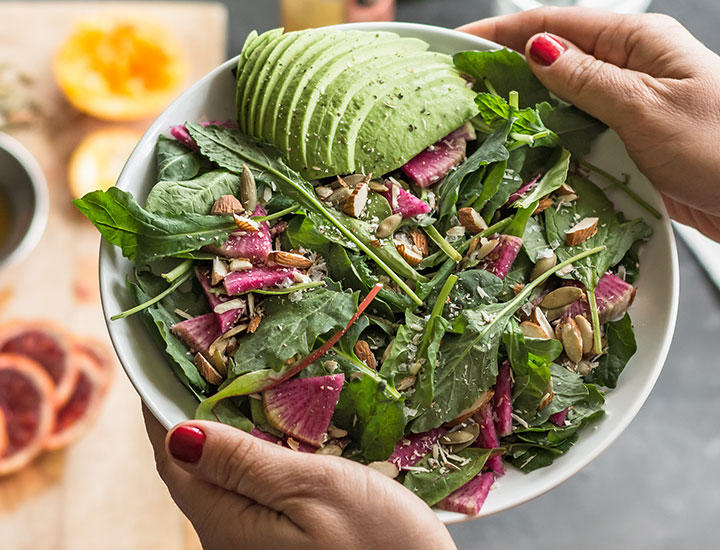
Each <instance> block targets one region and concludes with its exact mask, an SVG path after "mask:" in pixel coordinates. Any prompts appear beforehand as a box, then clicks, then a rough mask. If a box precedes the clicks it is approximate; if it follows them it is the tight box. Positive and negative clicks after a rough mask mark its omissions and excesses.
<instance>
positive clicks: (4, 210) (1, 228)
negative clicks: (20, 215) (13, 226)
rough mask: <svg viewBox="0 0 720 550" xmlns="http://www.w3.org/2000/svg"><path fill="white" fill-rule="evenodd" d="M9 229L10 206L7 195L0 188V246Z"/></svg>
mask: <svg viewBox="0 0 720 550" xmlns="http://www.w3.org/2000/svg"><path fill="white" fill-rule="evenodd" d="M9 229H10V208H9V205H8V200H7V196H6V195H5V193H3V192H2V191H1V190H0V246H2V244H3V242H4V241H5V238H6V237H7V234H8V231H9Z"/></svg>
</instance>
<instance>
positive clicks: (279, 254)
mask: <svg viewBox="0 0 720 550" xmlns="http://www.w3.org/2000/svg"><path fill="white" fill-rule="evenodd" d="M268 262H273V263H276V264H278V265H282V266H285V267H297V268H299V269H307V268H309V267H310V266H312V264H313V263H312V260H309V259H307V258H306V257H305V256H303V255H302V254H295V253H294V252H284V251H282V250H278V251H275V252H270V254H268Z"/></svg>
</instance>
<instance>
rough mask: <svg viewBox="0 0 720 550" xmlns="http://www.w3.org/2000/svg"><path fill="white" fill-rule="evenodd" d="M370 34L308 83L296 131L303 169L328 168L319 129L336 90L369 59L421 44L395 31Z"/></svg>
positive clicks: (348, 85) (347, 83)
mask: <svg viewBox="0 0 720 550" xmlns="http://www.w3.org/2000/svg"><path fill="white" fill-rule="evenodd" d="M369 36H370V40H371V41H370V42H365V43H364V44H362V45H358V47H357V48H354V49H353V50H352V51H350V52H348V53H347V54H345V55H343V56H340V57H337V58H335V60H334V61H333V62H332V63H331V64H330V65H329V66H328V70H327V71H323V72H322V73H318V75H316V77H315V78H314V79H313V80H312V81H311V82H310V83H309V85H308V90H310V91H311V94H312V95H311V97H310V98H309V99H308V100H307V102H306V104H305V109H304V114H303V118H302V121H301V123H300V130H299V135H301V136H304V139H302V140H300V146H301V163H300V164H299V166H301V167H302V169H303V170H306V171H312V172H313V173H323V171H324V170H326V169H327V166H326V161H325V160H324V156H323V153H324V151H325V150H326V149H327V147H322V145H323V144H325V141H326V136H325V135H324V134H322V133H321V132H322V130H321V128H322V120H323V118H324V117H325V116H327V114H328V110H329V109H330V108H331V106H332V105H333V101H332V99H333V98H334V97H335V96H336V94H343V93H346V91H347V90H348V89H349V88H352V87H353V85H354V84H355V81H356V80H358V75H361V74H363V70H365V69H366V67H367V63H368V62H369V61H375V63H377V62H378V60H380V63H381V64H382V62H383V61H382V60H384V59H386V58H388V57H392V56H393V55H403V56H404V55H407V54H408V53H411V52H413V51H418V50H420V51H421V50H422V49H423V47H424V45H423V42H421V41H419V40H415V39H407V38H400V37H398V36H397V35H396V34H391V33H375V35H369ZM358 68H360V70H359V71H358ZM314 168H320V170H319V171H318V170H314Z"/></svg>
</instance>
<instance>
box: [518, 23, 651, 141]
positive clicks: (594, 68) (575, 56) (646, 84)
mask: <svg viewBox="0 0 720 550" xmlns="http://www.w3.org/2000/svg"><path fill="white" fill-rule="evenodd" d="M526 57H527V61H528V64H529V65H530V68H531V69H532V70H533V72H534V73H535V76H537V77H538V79H539V80H540V81H541V82H542V83H543V84H544V85H545V87H546V88H548V89H549V90H550V91H551V92H553V93H554V94H556V95H557V96H558V97H560V98H561V99H563V100H565V101H567V102H569V103H572V104H574V105H575V106H577V107H578V108H580V109H582V110H583V111H585V112H587V113H589V114H590V115H592V116H594V117H595V118H598V119H600V120H601V121H603V122H604V123H605V124H607V125H609V126H611V127H614V128H615V129H618V130H619V129H620V128H621V127H622V126H623V125H626V124H627V120H628V117H627V115H628V114H629V113H628V110H629V109H630V110H632V113H633V114H634V115H635V116H634V117H633V120H637V119H638V112H637V109H639V108H640V107H642V108H643V109H646V108H648V107H649V106H650V105H652V104H653V102H659V99H657V93H656V90H655V88H654V85H655V84H654V82H655V81H654V79H652V78H651V77H649V76H648V75H646V74H644V73H640V72H636V71H631V70H630V69H621V68H620V67H617V66H615V65H613V64H612V63H606V62H604V61H601V60H599V59H597V58H595V57H594V56H592V55H589V54H586V53H585V52H583V51H582V50H581V49H580V48H578V47H577V46H576V45H575V44H573V43H572V42H569V41H568V40H564V39H562V38H559V37H557V36H555V35H550V34H548V33H542V34H538V35H535V36H533V37H532V38H531V39H530V40H529V41H528V45H527V48H526Z"/></svg>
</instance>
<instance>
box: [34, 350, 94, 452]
mask: <svg viewBox="0 0 720 550" xmlns="http://www.w3.org/2000/svg"><path fill="white" fill-rule="evenodd" d="M70 360H71V361H72V362H73V363H75V364H76V365H77V368H78V370H79V374H78V377H77V379H76V382H75V387H74V388H73V391H72V393H71V394H70V397H69V399H68V400H67V401H66V402H65V403H64V404H62V405H61V406H60V407H59V408H58V409H57V411H56V412H55V425H54V427H53V431H52V434H50V436H49V437H48V438H47V441H46V442H45V448H46V449H50V450H55V449H60V448H62V447H65V446H66V445H69V444H70V443H73V442H75V441H77V440H78V439H80V437H82V436H83V435H84V434H85V432H86V431H87V430H88V429H89V428H90V426H91V425H92V424H93V422H94V421H95V419H96V418H97V415H98V413H99V412H100V403H101V401H102V398H103V395H104V393H105V377H104V374H103V373H102V372H101V371H100V370H99V369H98V367H97V365H96V363H95V360H94V359H93V358H92V357H91V356H90V355H89V354H88V353H85V352H83V351H80V350H75V351H73V353H72V354H71V356H70Z"/></svg>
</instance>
